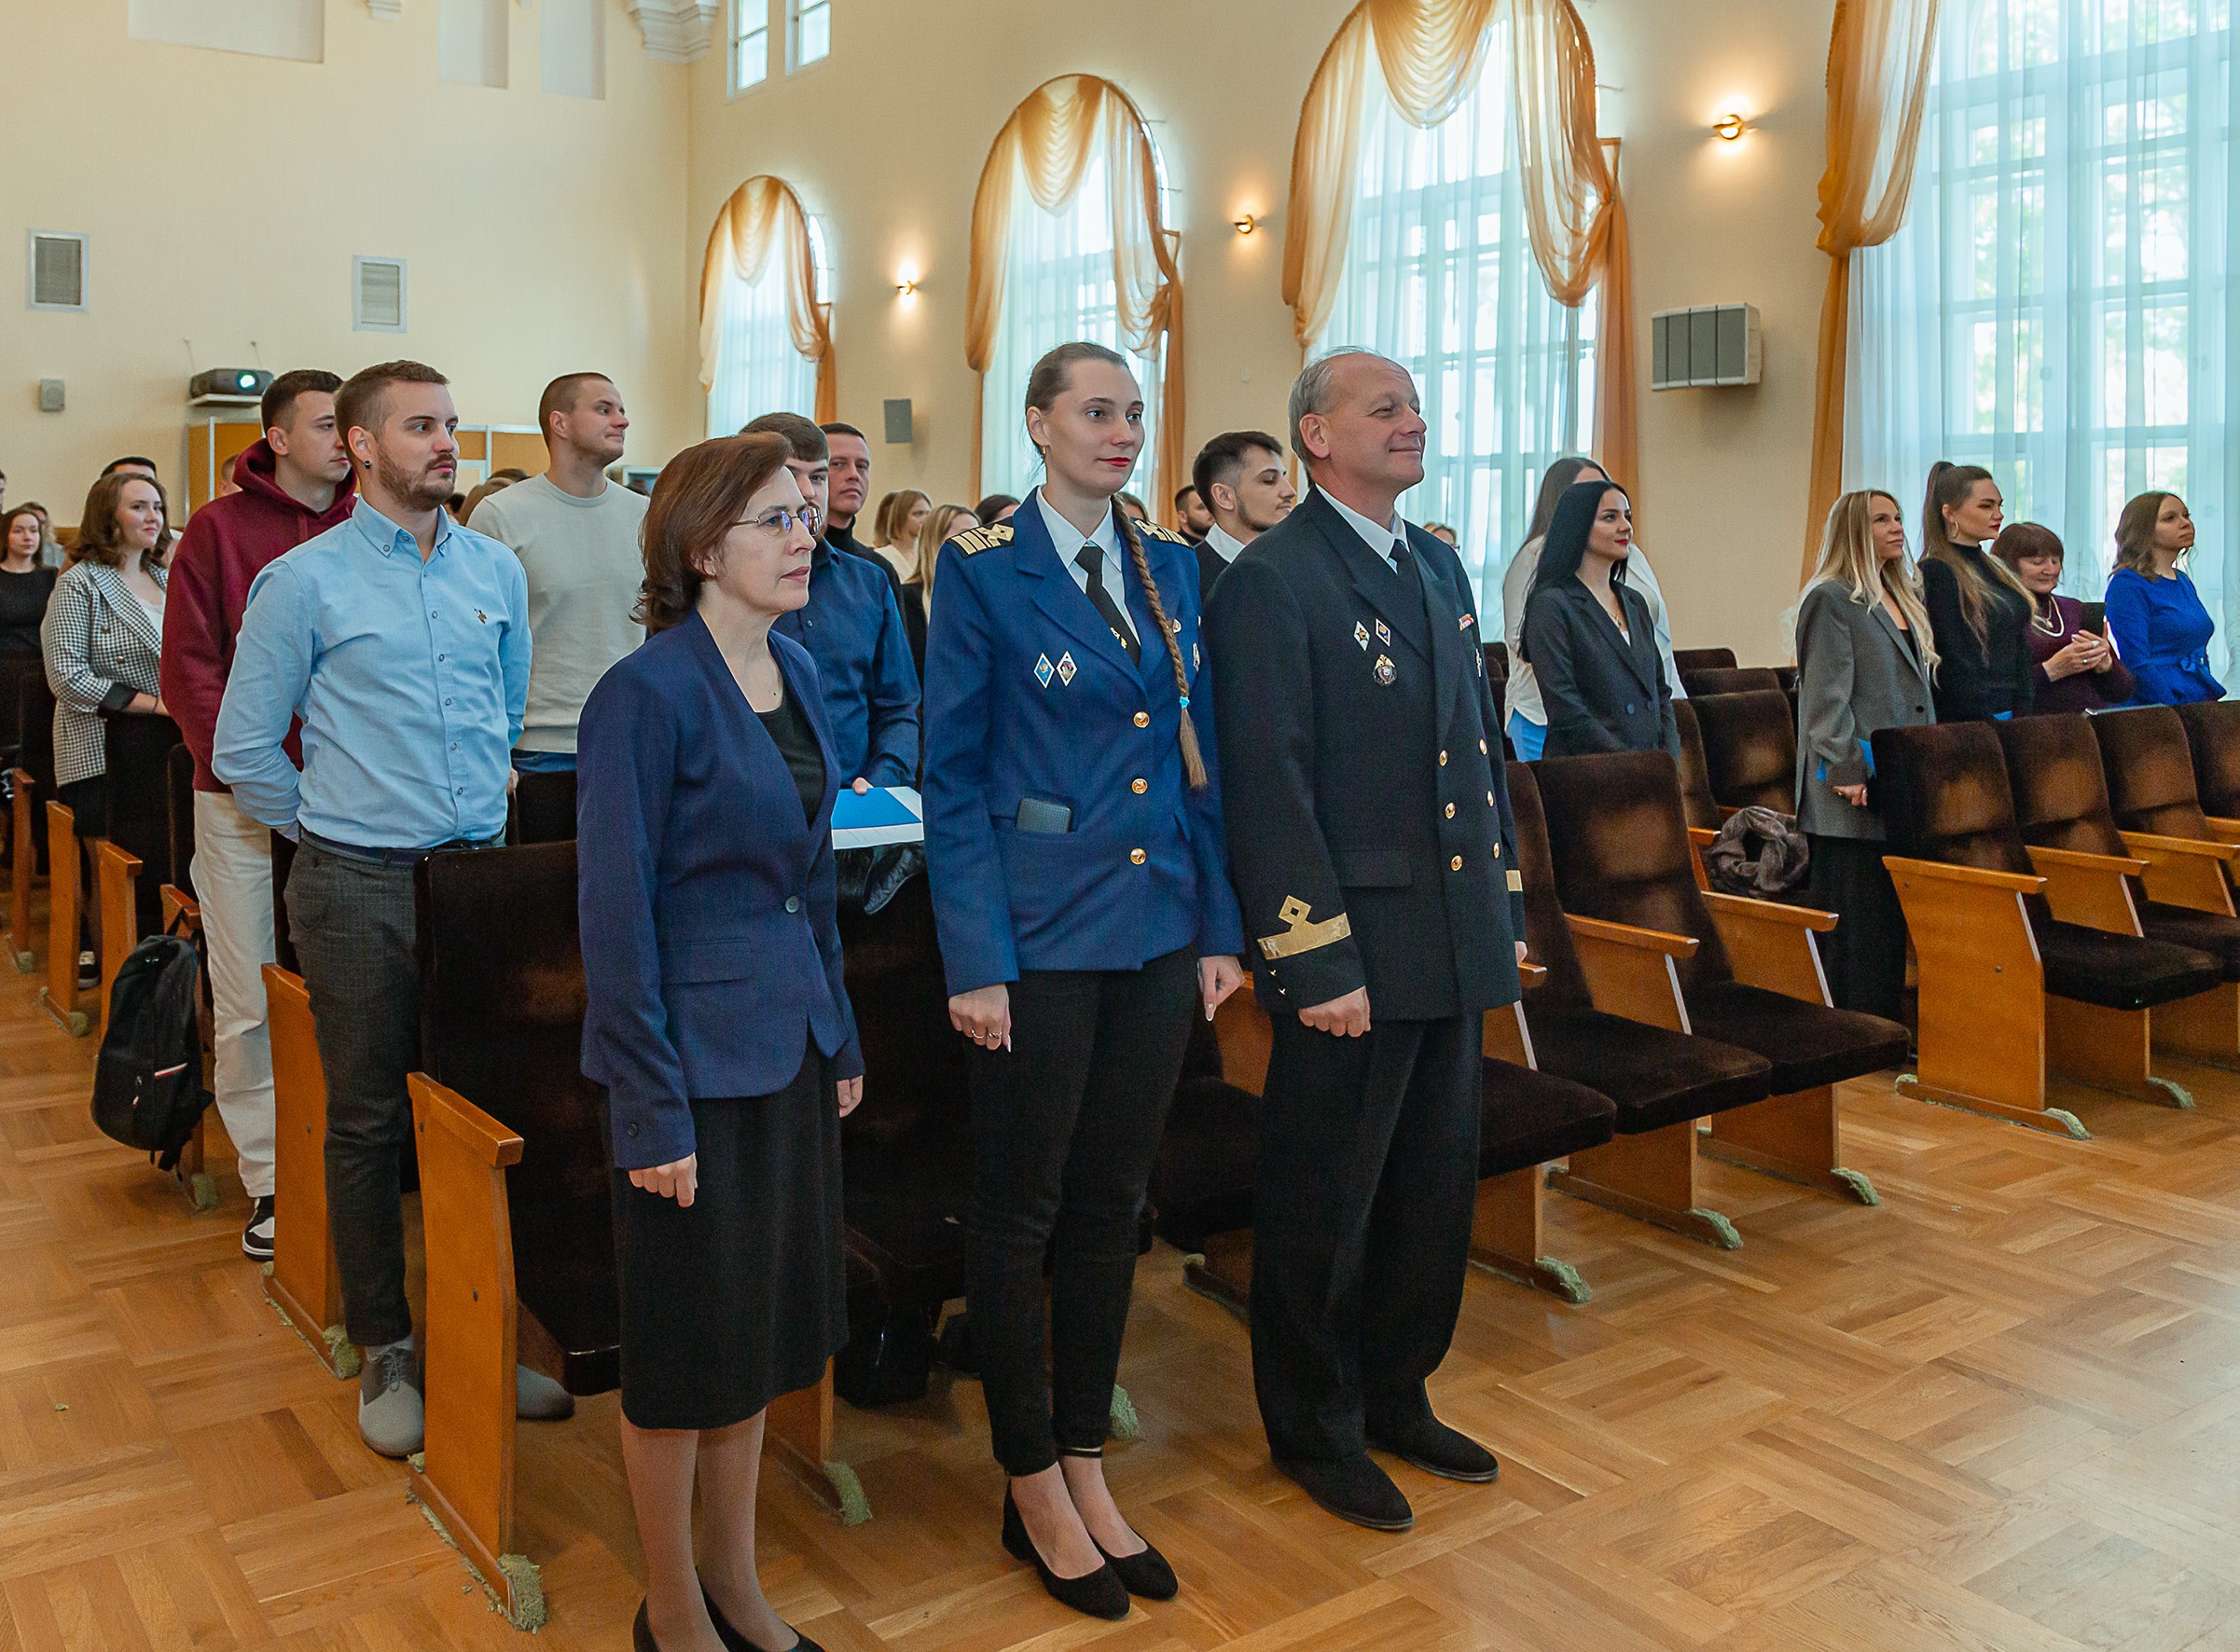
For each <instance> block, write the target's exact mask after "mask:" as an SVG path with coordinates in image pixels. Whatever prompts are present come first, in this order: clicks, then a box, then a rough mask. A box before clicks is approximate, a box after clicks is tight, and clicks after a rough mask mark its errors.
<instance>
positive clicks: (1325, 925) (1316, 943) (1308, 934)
mask: <svg viewBox="0 0 2240 1652" xmlns="http://www.w3.org/2000/svg"><path fill="white" fill-rule="evenodd" d="M1313 910H1314V909H1313V908H1312V907H1310V906H1308V905H1307V902H1304V901H1302V900H1300V899H1299V897H1298V896H1296V895H1286V896H1285V897H1284V898H1283V904H1282V906H1281V907H1279V909H1278V910H1277V913H1276V915H1277V917H1279V918H1280V919H1281V920H1282V921H1283V933H1281V934H1280V935H1263V936H1261V937H1260V950H1261V952H1262V953H1263V954H1264V955H1265V957H1266V958H1267V961H1268V962H1269V963H1271V964H1272V963H1274V962H1276V961H1277V960H1278V959H1279V958H1288V957H1298V956H1299V955H1300V954H1301V953H1303V952H1314V951H1317V950H1318V949H1320V948H1321V947H1325V946H1329V945H1332V944H1333V943H1336V942H1339V941H1343V940H1345V939H1346V937H1347V936H1348V935H1350V934H1352V933H1353V920H1352V919H1350V918H1348V916H1347V915H1345V914H1344V913H1342V912H1341V913H1339V914H1338V915H1336V916H1335V917H1326V918H1324V919H1323V920H1322V921H1321V922H1320V923H1319V924H1310V923H1308V922H1307V914H1308V913H1309V912H1311V911H1313Z"/></svg>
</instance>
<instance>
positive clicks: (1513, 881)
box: [1509, 872, 1525, 895]
mask: <svg viewBox="0 0 2240 1652" xmlns="http://www.w3.org/2000/svg"><path fill="white" fill-rule="evenodd" d="M1509 892H1510V893H1511V894H1512V895H1521V894H1523V893H1524V892H1525V874H1523V873H1521V872H1512V873H1511V874H1509Z"/></svg>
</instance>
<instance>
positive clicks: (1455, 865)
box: [1446, 855, 1462, 872]
mask: <svg viewBox="0 0 2240 1652" xmlns="http://www.w3.org/2000/svg"><path fill="white" fill-rule="evenodd" d="M1446 869H1447V871H1449V872H1459V871H1461V870H1462V857H1461V856H1459V855H1457V856H1456V857H1455V858H1454V859H1453V860H1449V861H1448V862H1447V863H1446Z"/></svg>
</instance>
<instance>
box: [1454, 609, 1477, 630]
mask: <svg viewBox="0 0 2240 1652" xmlns="http://www.w3.org/2000/svg"><path fill="white" fill-rule="evenodd" d="M1477 618H1478V616H1477V615H1476V614H1474V613H1466V614H1464V615H1463V616H1462V617H1461V618H1460V619H1459V620H1457V621H1456V622H1455V623H1456V624H1457V625H1459V626H1461V627H1462V628H1463V629H1464V630H1465V631H1467V630H1469V629H1470V627H1471V626H1473V625H1475V624H1476V623H1477Z"/></svg>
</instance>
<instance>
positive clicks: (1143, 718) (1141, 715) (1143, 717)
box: [1136, 711, 1151, 728]
mask: <svg viewBox="0 0 2240 1652" xmlns="http://www.w3.org/2000/svg"><path fill="white" fill-rule="evenodd" d="M1136 726H1137V727H1138V728H1149V727H1150V726H1151V713H1150V712H1148V711H1139V712H1137V713H1136Z"/></svg>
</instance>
